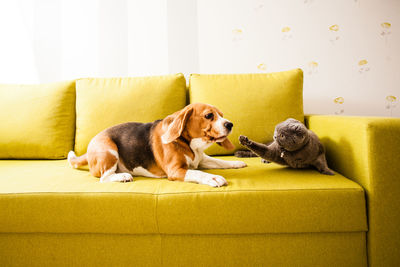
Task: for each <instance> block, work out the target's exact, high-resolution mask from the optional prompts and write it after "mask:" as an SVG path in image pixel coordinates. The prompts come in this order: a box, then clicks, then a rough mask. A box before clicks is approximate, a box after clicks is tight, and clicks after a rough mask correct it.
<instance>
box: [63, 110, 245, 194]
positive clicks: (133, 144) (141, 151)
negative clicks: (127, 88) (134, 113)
mask: <svg viewBox="0 0 400 267" xmlns="http://www.w3.org/2000/svg"><path fill="white" fill-rule="evenodd" d="M232 127H233V124H232V123H231V122H230V121H228V120H227V119H224V118H223V114H222V112H221V111H219V110H218V109H217V108H216V107H214V106H211V105H208V104H202V103H195V104H190V105H188V106H186V107H185V108H183V109H182V110H180V111H177V112H175V113H173V114H171V115H169V116H167V117H166V118H165V119H163V120H157V121H154V122H150V123H137V122H127V123H122V124H119V125H116V126H113V127H110V128H108V129H106V130H104V131H102V132H100V133H99V134H98V135H96V136H95V137H94V138H93V139H92V140H91V141H90V143H89V146H88V149H87V153H86V154H84V155H82V156H80V157H77V156H76V155H75V153H74V152H73V151H70V152H69V154H68V162H69V164H70V165H71V166H72V167H73V168H78V167H80V166H83V165H86V164H88V165H89V170H90V173H91V174H92V175H93V176H95V177H100V182H102V183H103V182H129V181H132V180H133V178H132V176H145V177H152V178H165V177H167V178H168V180H172V181H175V180H176V181H185V182H194V183H199V184H206V185H210V186H213V187H220V186H223V185H226V184H227V182H226V180H225V178H224V177H222V176H220V175H215V174H210V173H206V172H202V171H199V170H196V169H198V168H200V169H228V168H243V167H246V163H244V162H242V161H226V160H221V159H216V158H212V157H209V156H207V155H206V154H205V153H204V152H203V151H204V150H205V149H206V148H208V147H209V146H211V145H212V144H213V143H217V144H219V145H221V146H222V147H224V148H225V149H228V150H231V149H233V148H234V145H233V144H232V143H231V142H230V141H229V140H228V138H227V136H228V135H229V134H230V132H231V131H232Z"/></svg>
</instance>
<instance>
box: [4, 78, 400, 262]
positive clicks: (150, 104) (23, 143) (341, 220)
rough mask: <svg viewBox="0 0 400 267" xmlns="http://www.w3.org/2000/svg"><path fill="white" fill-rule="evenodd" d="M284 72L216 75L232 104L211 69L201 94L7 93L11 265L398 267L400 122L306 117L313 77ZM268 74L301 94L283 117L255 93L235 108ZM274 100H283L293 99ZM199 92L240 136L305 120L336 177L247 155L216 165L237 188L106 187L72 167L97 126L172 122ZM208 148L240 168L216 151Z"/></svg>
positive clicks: (126, 85)
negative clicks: (285, 120)
mask: <svg viewBox="0 0 400 267" xmlns="http://www.w3.org/2000/svg"><path fill="white" fill-rule="evenodd" d="M286 75H288V74H287V73H285V74H283V76H282V75H281V74H272V76H271V75H270V76H265V77H264V76H257V75H256V76H254V75H248V76H240V77H239V78H238V76H228V77H222V78H221V77H217V78H218V79H217V78H216V77H214V76H212V77H211V79H212V83H215V81H216V80H218V83H216V84H214V85H215V86H218V87H219V88H218V89H216V90H219V93H221V91H222V93H224V90H226V92H225V93H226V94H228V95H229V97H230V99H231V101H226V99H223V97H222V96H220V97H216V98H215V95H218V94H214V93H213V92H210V93H207V94H202V93H201V92H203V90H206V88H205V87H204V86H206V87H207V86H210V85H209V84H208V82H209V81H208V82H207V79H208V78H210V77H208V76H206V77H203V78H204V79H206V80H203V81H201V83H200V85H199V86H197V85H198V84H199V83H198V82H199V80H198V79H199V78H201V77H199V75H192V77H191V80H190V83H191V84H190V88H189V90H187V89H186V83H185V79H184V77H183V75H181V74H178V75H169V76H162V77H145V78H114V79H78V80H77V81H71V82H63V83H56V84H50V85H43V86H40V85H36V86H31V87H29V86H10V85H0V96H1V98H0V102H1V103H2V105H3V106H6V108H7V111H8V114H4V113H3V112H0V113H1V114H0V119H1V121H2V122H7V123H2V126H1V127H2V128H1V130H0V158H1V160H0V266H400V251H399V250H400V230H399V229H400V227H399V226H398V225H399V223H400V211H399V207H400V179H399V178H400V177H399V171H398V170H397V167H398V166H399V163H400V119H390V118H365V117H345V116H328V115H325V116H324V115H309V116H305V117H303V115H302V98H301V94H302V91H301V90H298V89H299V88H300V89H301V88H302V87H301V86H302V73H301V71H299V70H294V71H292V72H291V74H290V75H289V76H286ZM300 76H301V79H300V78H299V77H300ZM266 77H267V78H268V77H269V78H271V79H272V80H273V81H274V82H276V79H277V78H279V79H281V78H282V79H283V80H281V82H282V83H280V85H282V86H283V85H285V86H294V87H293V88H294V90H295V91H296V94H295V95H296V97H295V99H292V100H291V101H292V102H291V104H290V105H289V106H290V107H289V108H287V109H286V111H282V112H283V113H281V114H277V113H276V112H273V111H271V110H269V111H268V112H266V114H267V115H266V116H259V115H258V114H256V113H257V112H259V111H260V110H258V109H259V108H263V109H266V108H268V107H271V105H272V104H271V103H269V102H268V101H259V102H257V101H256V102H257V104H254V103H253V104H251V103H246V101H243V100H244V99H243V98H244V97H246V95H249V97H251V94H246V95H243V96H240V101H237V102H235V100H234V98H235V93H232V92H231V90H234V89H232V88H231V87H232V86H235V84H237V87H238V88H240V86H241V84H242V83H243V82H244V83H246V82H248V79H250V80H251V81H252V82H251V83H250V84H251V86H254V84H253V83H254V82H255V81H256V83H257V84H258V85H260V86H261V87H260V88H261V89H260V88H258V89H257V90H260V92H259V94H258V95H262V94H263V93H264V92H261V91H263V90H267V91H268V90H269V89H268V88H267V87H268V86H266V85H265V83H267V84H270V83H271V80H268V79H269V78H268V79H267V80H268V81H267V80H264V79H266ZM290 77H292V78H293V77H295V80H291V81H292V82H294V83H293V85H290V84H291V83H290V82H288V79H289V80H290V79H291V78H290ZM232 78H233V79H234V80H235V82H234V83H232V81H229V82H228V83H227V84H228V86H226V87H224V86H223V84H224V83H225V82H226V80H227V79H228V80H229V79H232ZM194 79H197V81H194ZM200 80H201V79H200ZM220 82H222V85H221V83H220ZM196 84H197V85H196ZM232 84H233V85H232ZM294 84H297V85H294ZM275 86H276V84H273V86H272V87H271V88H275ZM285 86H283V87H282V88H284V87H285ZM296 86H297V87H296ZM299 86H300V87H299ZM38 88H41V89H42V88H45V89H43V90H44V91H43V92H42V91H41V90H39V89H38ZM46 88H47V89H46ZM285 88H286V87H285ZM296 88H297V89H296ZM242 90H244V89H243V88H242ZM245 90H251V89H245ZM271 90H272V89H271ZM50 91H51V92H53V94H50V93H49V92H50ZM14 92H19V93H18V94H15V93H14ZM21 92H23V93H21ZM273 92H274V94H275V96H274V97H278V98H276V99H275V100H274V102H273V103H276V101H283V102H281V105H284V103H285V101H284V99H285V98H287V97H291V96H293V94H294V93H293V91H290V90H289V91H288V92H287V95H283V96H284V97H283V96H282V94H283V93H282V91H281V90H280V91H279V92H281V93H277V92H276V90H273ZM299 93H300V98H299V95H298V94H299ZM26 94H28V96H26ZM12 95H14V96H12ZM5 96H7V97H5ZM208 96H209V98H207V97H208ZM263 97H265V98H270V97H272V96H271V94H269V95H268V94H267V95H265V96H263ZM26 98H28V99H29V101H27V100H26ZM198 98H200V99H201V100H202V101H203V102H205V101H207V102H210V103H213V104H215V105H217V106H219V107H220V106H223V107H224V106H226V108H225V109H224V108H221V109H222V110H223V111H224V110H227V111H228V112H227V113H228V114H225V115H226V117H228V118H231V117H234V119H232V120H233V122H234V124H235V128H237V129H239V130H240V132H238V131H236V132H234V133H233V134H232V136H237V135H238V134H240V133H242V131H244V133H247V134H248V135H249V136H252V135H251V132H254V131H255V129H259V128H260V125H261V124H262V123H267V124H268V123H270V124H273V123H271V122H270V121H273V120H280V119H282V116H283V117H285V116H288V115H293V116H295V117H296V116H297V118H299V119H304V120H305V123H306V125H307V126H308V127H309V128H310V129H311V130H313V131H314V132H316V133H317V134H318V135H319V136H320V138H321V140H322V142H323V143H324V145H325V146H326V150H327V159H328V163H329V165H330V167H331V168H332V169H333V170H335V171H336V174H335V175H334V176H325V175H321V174H319V173H318V172H317V171H315V170H311V169H310V170H294V169H289V168H286V167H283V166H280V165H277V164H274V163H271V164H263V163H261V162H260V159H259V158H248V159H244V161H245V162H246V163H247V164H248V167H247V168H243V169H236V170H207V171H209V172H211V173H216V174H220V175H222V176H224V177H225V178H226V179H227V181H228V186H225V187H221V188H212V187H209V186H206V185H198V184H191V183H180V182H171V181H168V180H167V179H152V178H144V177H135V179H134V182H132V183H105V184H103V183H99V180H98V178H95V177H93V176H91V175H90V174H89V172H88V171H87V168H83V169H80V170H75V169H72V168H70V167H69V166H68V163H67V161H66V159H65V157H66V155H67V153H68V151H69V150H72V149H74V148H75V151H77V153H78V154H79V153H80V154H81V153H84V150H85V147H86V146H87V143H88V141H89V140H90V138H91V137H92V135H93V134H95V133H96V132H98V130H101V129H104V128H105V127H108V126H111V125H113V124H116V123H119V122H123V121H130V120H135V121H151V120H154V119H158V118H162V117H163V116H166V115H167V114H169V113H172V112H173V111H175V110H178V109H180V108H182V107H183V106H184V105H185V104H186V103H188V101H197V100H199V99H198ZM4 99H5V100H4ZM71 99H72V100H71ZM221 99H222V100H223V101H222V102H221V103H219V102H218V101H219V100H221ZM279 99H280V100H279ZM282 99H283V100H282ZM296 99H297V100H296ZM37 101H39V102H40V104H37V105H29V103H37ZM296 101H297V102H296ZM3 102H4V103H3ZM215 102H217V103H215ZM232 103H234V104H232ZM241 103H242V104H241ZM265 103H268V104H265ZM264 104H265V105H267V106H266V107H265V106H262V105H264ZM229 105H231V106H234V107H236V109H235V108H229ZM239 105H244V106H242V107H239ZM260 105H261V106H260ZM296 105H297V107H300V108H296V107H294V106H296ZM247 106H248V107H249V108H247ZM255 107H256V108H257V109H256V108H255ZM239 109H240V112H239ZM10 110H11V111H10ZM38 110H39V111H38ZM235 110H238V113H240V114H235ZM283 110H285V109H283ZM273 113H274V114H273ZM23 118H25V120H24V119H23ZM16 120H17V121H18V124H15V121H16ZM245 120H246V121H245ZM265 120H267V122H265ZM249 121H250V123H248V122H249ZM8 123H9V124H8ZM241 123H242V124H243V125H246V123H248V124H249V127H250V128H249V129H246V128H245V127H244V126H240V125H241ZM8 125H12V126H13V127H14V128H13V127H11V128H12V129H10V128H8ZM272 126H273V125H272ZM272 126H271V125H269V126H268V128H269V130H268V131H267V130H265V131H266V132H265V133H264V134H262V135H259V136H258V138H261V139H262V138H267V139H268V138H270V137H264V136H268V135H269V134H271V133H270V131H271V127H272ZM241 127H242V128H241ZM243 127H244V128H243ZM60 129H62V130H63V131H64V134H60ZM246 130H248V131H249V132H250V133H249V132H246ZM263 130H264V129H263ZM253 135H256V133H253ZM259 141H265V140H259ZM209 153H211V154H216V155H217V156H219V157H222V158H224V159H227V160H237V159H236V158H234V157H233V156H232V155H222V156H221V154H224V152H222V151H219V150H218V149H217V148H213V149H211V150H210V151H209Z"/></svg>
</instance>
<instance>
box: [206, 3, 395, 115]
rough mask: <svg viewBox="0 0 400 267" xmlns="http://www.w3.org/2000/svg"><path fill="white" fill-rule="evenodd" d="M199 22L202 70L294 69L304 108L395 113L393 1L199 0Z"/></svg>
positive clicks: (325, 111)
mask: <svg viewBox="0 0 400 267" xmlns="http://www.w3.org/2000/svg"><path fill="white" fill-rule="evenodd" d="M198 20H199V24H198V25H199V62H200V63H199V65H200V72H202V73H242V72H261V73H262V72H274V71H282V70H287V69H291V68H297V67H300V68H302V69H303V71H304V109H305V113H309V114H310V113H313V114H337V115H368V116H393V117H400V105H399V101H400V67H399V63H400V50H399V48H400V32H399V27H400V1H398V0H280V1H274V0H259V1H257V0H255V1H241V0H234V1H227V0H219V1H213V0H201V1H198ZM211 40H212V41H211Z"/></svg>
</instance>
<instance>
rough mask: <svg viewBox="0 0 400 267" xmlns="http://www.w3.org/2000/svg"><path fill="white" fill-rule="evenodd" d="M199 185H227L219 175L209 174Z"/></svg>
mask: <svg viewBox="0 0 400 267" xmlns="http://www.w3.org/2000/svg"><path fill="white" fill-rule="evenodd" d="M200 183H201V184H206V185H209V186H212V187H220V186H223V185H227V184H228V182H227V181H226V180H225V178H224V177H222V176H220V175H215V174H210V175H207V176H206V177H204V178H202V179H201V180H200Z"/></svg>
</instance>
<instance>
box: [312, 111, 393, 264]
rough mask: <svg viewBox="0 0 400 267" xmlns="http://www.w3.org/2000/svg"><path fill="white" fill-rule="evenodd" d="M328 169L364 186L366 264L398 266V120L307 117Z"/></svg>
mask: <svg viewBox="0 0 400 267" xmlns="http://www.w3.org/2000/svg"><path fill="white" fill-rule="evenodd" d="M305 121H306V125H307V126H308V128H309V129H310V130H312V131H313V132H315V133H316V134H317V135H318V136H319V138H320V139H321V141H322V143H323V144H324V146H325V148H326V154H327V155H326V156H327V160H328V165H329V166H330V167H331V168H332V169H334V170H335V171H337V172H339V173H341V174H343V175H344V176H346V177H348V178H350V179H352V180H354V181H356V182H357V183H359V184H360V185H361V186H363V187H364V189H365V191H366V194H367V205H368V206H367V208H368V227H369V230H368V235H367V240H368V242H367V245H368V262H369V266H400V118H377V117H347V116H330V115H308V116H306V119H305Z"/></svg>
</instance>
